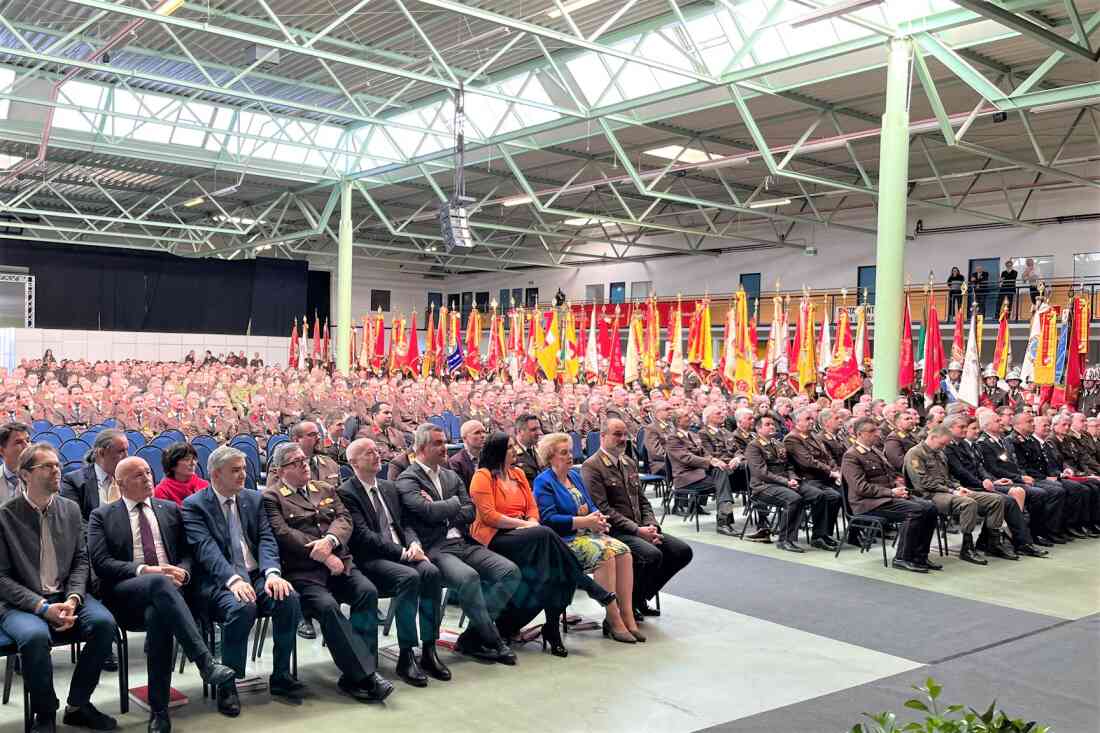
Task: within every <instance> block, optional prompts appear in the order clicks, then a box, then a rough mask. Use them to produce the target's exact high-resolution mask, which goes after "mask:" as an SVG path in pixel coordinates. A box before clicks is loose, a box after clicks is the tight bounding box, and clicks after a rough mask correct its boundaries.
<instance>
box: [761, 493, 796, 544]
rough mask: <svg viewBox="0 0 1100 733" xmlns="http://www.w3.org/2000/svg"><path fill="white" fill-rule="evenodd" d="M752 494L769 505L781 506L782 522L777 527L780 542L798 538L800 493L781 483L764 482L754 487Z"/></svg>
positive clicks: (792, 540)
mask: <svg viewBox="0 0 1100 733" xmlns="http://www.w3.org/2000/svg"><path fill="white" fill-rule="evenodd" d="M752 496H753V498H754V499H756V500H757V501H760V502H763V503H764V504H767V505H769V506H778V507H782V508H783V524H782V525H781V526H780V527H779V541H780V542H794V541H795V540H797V539H798V525H800V524H801V523H802V501H803V500H802V494H800V493H798V492H797V491H795V490H794V489H792V488H791V487H789V486H785V485H783V484H771V483H769V484H765V485H764V486H763V487H761V488H754V489H753V490H752Z"/></svg>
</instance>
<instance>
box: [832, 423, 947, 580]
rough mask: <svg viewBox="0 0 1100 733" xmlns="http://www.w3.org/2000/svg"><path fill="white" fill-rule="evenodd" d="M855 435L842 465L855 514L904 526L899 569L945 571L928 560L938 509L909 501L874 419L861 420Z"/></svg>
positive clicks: (900, 532) (896, 558)
mask: <svg viewBox="0 0 1100 733" xmlns="http://www.w3.org/2000/svg"><path fill="white" fill-rule="evenodd" d="M853 433H854V434H855V438H856V442H855V445H853V446H852V447H851V448H849V449H848V452H847V453H845V454H844V460H843V461H842V462H841V464H840V472H841V475H842V476H843V477H844V483H845V484H846V485H847V489H848V501H849V503H850V504H851V506H852V512H854V513H855V514H867V515H870V516H878V517H883V518H885V519H887V520H889V521H891V522H900V523H902V526H901V528H900V529H899V530H898V545H897V550H895V552H894V561H893V566H894V567H895V568H898V569H900V570H908V571H910V572H914V573H927V572H928V571H929V570H941V569H942V568H943V566H942V565H940V564H939V563H935V562H932V561H931V560H929V558H928V550H929V547H931V544H932V533H933V532H935V531H936V521H937V520H936V506H935V505H934V504H933V503H932V502H930V501H922V500H913V499H910V498H909V492H908V491H907V490H906V488H905V479H904V478H903V477H902V476H901V474H899V473H898V472H897V471H895V470H894V469H893V467H891V466H890V462H889V460H888V459H887V458H886V456H885V455H883V453H882V451H881V450H880V449H879V448H878V442H879V427H878V424H877V423H876V422H875V420H874V418H870V417H864V418H860V419H859V420H858V421H857V422H856V424H855V426H854V428H853Z"/></svg>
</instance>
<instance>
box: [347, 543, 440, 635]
mask: <svg viewBox="0 0 1100 733" xmlns="http://www.w3.org/2000/svg"><path fill="white" fill-rule="evenodd" d="M358 567H359V569H361V570H362V571H363V574H364V575H366V576H367V579H368V580H370V581H371V582H372V583H374V585H375V586H376V587H377V588H378V593H379V595H380V596H382V597H383V598H393V600H392V601H390V602H391V603H396V604H397V613H396V614H394V622H395V624H396V626H397V644H398V646H400V647H401V648H402V649H412V648H413V647H415V646H417V643H418V640H417V634H416V618H417V612H419V615H420V638H419V641H420V642H423V643H425V644H428V643H431V642H434V641H435V640H436V639H438V638H439V606H440V603H442V597H441V596H442V593H443V576H442V575H441V574H440V572H439V568H437V567H436V566H435V565H433V564H432V562H431V560H421V561H420V562H413V563H403V562H395V561H393V560H382V559H375V560H367V561H365V562H362V563H358Z"/></svg>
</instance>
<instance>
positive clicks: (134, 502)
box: [88, 457, 236, 733]
mask: <svg viewBox="0 0 1100 733" xmlns="http://www.w3.org/2000/svg"><path fill="white" fill-rule="evenodd" d="M115 478H116V481H117V485H118V491H119V493H120V494H121V498H120V499H119V500H118V501H114V502H111V503H110V504H102V505H100V506H99V507H97V508H96V509H95V511H93V512H92V514H91V516H90V517H89V518H88V555H89V557H90V558H91V562H92V567H93V568H94V569H95V572H96V574H97V575H98V576H99V582H100V592H101V594H102V596H103V600H104V602H105V603H106V604H107V607H108V608H110V609H111V611H112V612H113V613H114V615H115V618H117V619H118V622H119V624H120V625H121V626H122V627H123V628H127V629H141V628H144V629H145V638H146V643H147V651H146V664H147V666H148V669H149V713H150V717H149V733H167V732H168V731H170V730H171V729H172V723H171V720H170V719H169V717H168V696H169V690H170V689H171V685H172V666H173V665H172V656H173V655H172V639H173V638H175V639H176V640H177V641H179V643H180V646H181V647H183V651H184V653H185V654H186V655H187V656H188V658H189V659H191V660H192V661H193V662H194V663H195V666H196V667H197V668H198V670H199V674H200V675H201V676H202V679H203V680H204V681H205V682H206V683H207V684H209V685H211V686H213V687H214V689H215V690H218V692H217V695H218V699H219V700H222V699H223V698H224V697H225V696H226V694H225V693H223V692H222V691H221V690H220V688H222V687H223V686H225V687H229V688H231V689H232V695H233V696H234V697H235V696H236V683H235V682H234V680H233V677H234V673H233V670H232V669H230V668H229V667H226V666H224V665H221V664H218V663H217V662H215V661H214V656H213V655H212V654H211V653H210V650H209V649H208V648H207V646H206V643H205V642H204V641H203V640H202V634H201V633H200V632H199V629H198V626H197V625H196V624H195V619H194V617H193V616H192V615H191V610H190V609H189V608H188V607H187V601H186V600H185V599H184V597H183V591H182V590H181V589H182V588H183V587H184V586H185V585H187V584H188V582H189V581H190V580H191V554H190V548H189V547H188V545H187V538H186V537H185V536H184V531H183V517H182V516H181V515H180V510H179V507H178V506H176V504H175V503H174V502H171V501H162V500H160V499H154V498H152V497H153V474H152V472H151V471H150V470H149V464H147V463H146V462H145V460H144V459H142V458H137V457H131V458H124V459H122V460H121V461H119V464H118V467H117V468H116V469H115ZM219 709H221V706H220V705H219ZM222 712H225V713H228V712H229V711H227V710H222Z"/></svg>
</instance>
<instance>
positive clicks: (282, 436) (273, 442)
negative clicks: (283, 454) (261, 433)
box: [264, 433, 290, 460]
mask: <svg viewBox="0 0 1100 733" xmlns="http://www.w3.org/2000/svg"><path fill="white" fill-rule="evenodd" d="M288 440H290V436H289V435H287V434H286V433H279V434H278V435H272V436H271V437H270V438H268V439H267V446H266V447H265V449H264V453H266V454H267V457H268V459H269V460H270V458H271V454H272V453H274V452H275V449H276V448H277V447H279V444H280V443H285V442H287V441H288Z"/></svg>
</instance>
